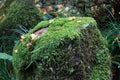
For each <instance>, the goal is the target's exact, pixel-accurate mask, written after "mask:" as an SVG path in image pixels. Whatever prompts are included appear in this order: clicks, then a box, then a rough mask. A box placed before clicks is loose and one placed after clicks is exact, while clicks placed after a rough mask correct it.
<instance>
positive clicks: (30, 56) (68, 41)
mask: <svg viewBox="0 0 120 80" xmlns="http://www.w3.org/2000/svg"><path fill="white" fill-rule="evenodd" d="M106 46H107V43H106V41H105V40H104V38H103V37H102V35H101V33H100V31H99V29H98V28H97V24H96V21H95V20H94V19H93V18H90V17H69V18H55V19H53V20H49V21H42V22H40V23H39V24H37V25H36V26H35V27H34V28H33V29H31V30H30V31H29V32H28V33H27V34H25V35H21V40H20V41H19V42H18V43H17V44H16V45H15V46H14V50H13V67H14V71H15V73H16V80H110V77H111V76H110V75H111V70H110V68H111V57H110V53H109V51H108V48H107V47H106Z"/></svg>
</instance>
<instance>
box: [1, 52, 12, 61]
mask: <svg viewBox="0 0 120 80" xmlns="http://www.w3.org/2000/svg"><path fill="white" fill-rule="evenodd" d="M0 59H7V60H9V61H11V60H12V56H11V55H8V54H7V53H1V52H0Z"/></svg>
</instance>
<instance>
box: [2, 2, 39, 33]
mask: <svg viewBox="0 0 120 80" xmlns="http://www.w3.org/2000/svg"><path fill="white" fill-rule="evenodd" d="M8 3H9V4H8ZM0 10H1V11H3V12H4V14H5V16H4V18H3V19H2V20H0V31H2V30H4V29H7V30H8V29H15V28H16V27H18V26H17V25H18V24H22V25H24V26H25V27H27V28H31V27H33V26H35V25H36V24H37V23H38V22H40V21H41V14H40V12H39V11H38V9H37V8H36V7H35V5H34V2H33V0H8V1H6V2H5V4H4V6H3V7H2V8H1V9H0Z"/></svg>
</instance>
